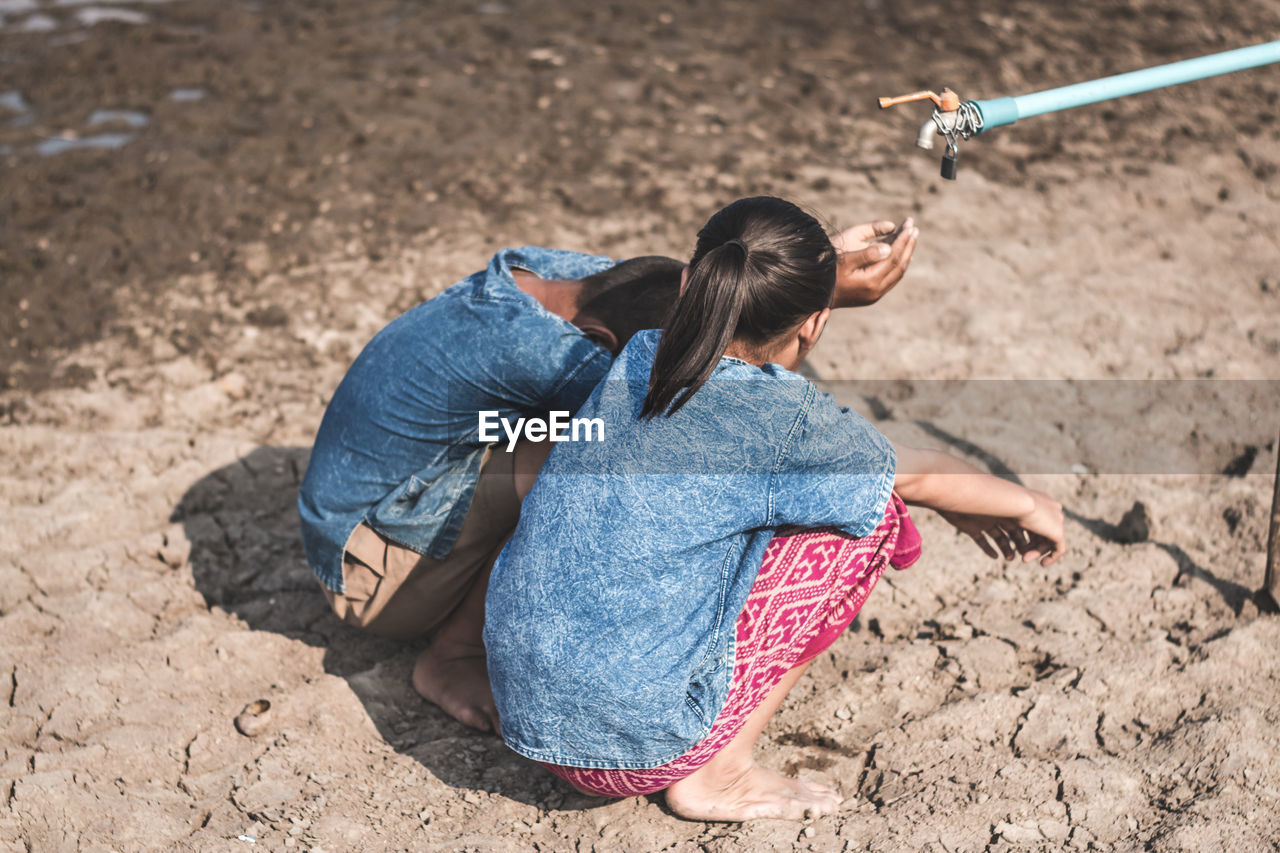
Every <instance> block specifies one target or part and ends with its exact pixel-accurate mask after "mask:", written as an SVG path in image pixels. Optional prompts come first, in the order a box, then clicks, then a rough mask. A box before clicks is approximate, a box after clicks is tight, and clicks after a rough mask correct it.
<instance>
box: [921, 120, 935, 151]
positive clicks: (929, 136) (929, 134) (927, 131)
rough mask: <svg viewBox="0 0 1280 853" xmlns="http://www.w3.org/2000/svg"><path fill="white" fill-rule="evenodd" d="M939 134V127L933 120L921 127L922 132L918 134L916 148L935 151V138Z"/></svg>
mask: <svg viewBox="0 0 1280 853" xmlns="http://www.w3.org/2000/svg"><path fill="white" fill-rule="evenodd" d="M937 133H938V125H937V124H936V123H934V120H933V119H929V120H928V121H926V122H925V123H924V124H922V125H920V132H919V133H917V134H916V147H917V148H923V149H924V150H925V151H932V150H933V137H934V136H935V135H937Z"/></svg>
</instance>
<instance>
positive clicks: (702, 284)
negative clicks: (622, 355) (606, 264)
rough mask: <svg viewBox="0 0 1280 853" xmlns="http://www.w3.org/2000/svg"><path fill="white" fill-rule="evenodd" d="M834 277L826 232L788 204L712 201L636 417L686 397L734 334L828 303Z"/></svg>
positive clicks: (750, 334) (751, 334) (754, 340)
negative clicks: (716, 204)
mask: <svg viewBox="0 0 1280 853" xmlns="http://www.w3.org/2000/svg"><path fill="white" fill-rule="evenodd" d="M835 282H836V252H835V249H834V248H832V246H831V240H830V239H829V238H828V237H827V232H826V231H824V230H823V228H822V225H821V224H819V222H818V221H817V220H816V219H814V218H813V217H812V216H810V215H809V214H808V213H805V212H804V211H803V210H801V209H800V208H799V207H797V206H796V205H794V204H792V203H791V202H789V201H784V200H783V199H780V198H773V197H772V196H760V197H757V198H744V199H740V200H738V201H735V202H733V203H732V204H730V205H729V206H727V207H724V208H722V209H721V210H719V211H718V212H717V213H716V214H715V215H714V216H712V217H711V218H710V219H709V220H707V224H706V225H704V226H703V227H702V230H701V231H699V232H698V244H697V246H696V247H695V249H694V252H693V259H692V260H690V261H689V280H688V283H687V284H686V285H685V288H684V292H683V293H681V294H680V298H679V299H678V300H677V301H676V304H675V306H674V308H673V309H672V312H671V317H670V319H669V320H668V322H667V325H666V327H665V329H664V331H663V333H662V342H661V343H660V344H659V345H658V352H657V355H656V356H655V357H654V360H653V369H652V370H651V371H650V373H649V393H648V395H647V396H646V397H645V399H644V405H643V406H642V407H641V409H640V417H642V418H644V417H650V418H653V417H656V416H658V415H659V414H665V415H671V414H672V413H674V412H675V411H676V410H678V409H679V408H680V407H681V406H683V405H684V404H685V403H687V402H688V401H689V398H690V397H692V396H693V395H694V393H695V392H696V391H697V390H698V389H699V388H701V387H702V384H703V383H704V382H706V381H707V377H709V376H710V375H711V371H712V370H714V369H715V366H716V363H717V362H718V361H719V360H720V357H721V356H722V355H724V352H725V350H726V349H728V347H729V344H730V343H731V342H733V341H734V340H739V341H741V342H744V343H746V344H749V345H752V346H762V345H764V344H767V343H769V342H770V341H772V340H774V339H776V338H777V337H778V336H779V335H781V334H783V333H784V332H786V331H788V330H789V329H792V328H794V327H795V326H796V325H797V324H799V323H800V322H802V321H803V320H804V319H805V318H806V317H808V316H809V315H810V314H813V313H814V312H816V311H821V310H822V309H824V308H826V307H828V306H829V305H830V304H831V294H832V291H833V290H834V289H835ZM682 391H683V393H681V392H682Z"/></svg>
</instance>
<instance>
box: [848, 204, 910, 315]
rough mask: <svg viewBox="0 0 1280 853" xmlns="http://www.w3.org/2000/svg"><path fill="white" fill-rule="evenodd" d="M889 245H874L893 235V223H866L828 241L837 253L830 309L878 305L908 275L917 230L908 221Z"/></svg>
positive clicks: (894, 225) (908, 220)
mask: <svg viewBox="0 0 1280 853" xmlns="http://www.w3.org/2000/svg"><path fill="white" fill-rule="evenodd" d="M902 225H903V227H902V233H900V234H899V235H898V236H897V238H896V239H895V240H894V241H893V243H892V244H886V243H882V242H873V241H875V240H876V238H877V237H883V236H885V235H887V234H892V233H893V230H894V229H895V228H897V227H898V226H897V225H896V224H894V223H893V222H888V221H880V222H868V223H866V224H864V225H855V226H853V227H852V228H846V229H845V230H844V231H841V232H840V233H839V234H837V235H835V236H834V237H832V238H831V244H832V245H833V246H835V249H836V252H838V253H839V258H838V260H837V263H838V267H837V271H836V289H835V294H834V296H832V299H831V307H832V308H856V307H858V306H862V305H871V304H873V303H875V302H878V301H879V300H880V298H881V297H882V296H884V295H885V294H886V293H888V292H889V291H890V290H892V289H893V286H894V285H896V284H897V283H898V282H899V281H901V280H902V276H903V274H904V273H906V271H907V265H908V264H910V263H911V254H912V252H914V251H915V248H916V238H917V237H919V235H920V229H919V228H917V227H916V224H915V222H913V221H912V220H911V219H907V220H906V221H905V222H903V223H902Z"/></svg>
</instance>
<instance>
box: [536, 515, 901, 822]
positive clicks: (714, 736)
mask: <svg viewBox="0 0 1280 853" xmlns="http://www.w3.org/2000/svg"><path fill="white" fill-rule="evenodd" d="M920 547H921V543H920V534H919V533H918V532H917V531H916V526H915V524H913V523H912V521H911V516H910V515H908V514H907V507H906V504H904V503H903V502H902V499H901V498H899V497H898V496H897V494H894V495H893V497H892V499H891V500H890V501H889V506H888V507H887V508H886V510H885V514H884V521H882V522H881V523H880V526H879V527H877V528H876V529H875V531H873V532H872V533H871V534H870V535H868V536H865V537H863V538H861V539H854V538H852V537H850V536H847V535H845V534H843V533H838V532H834V531H832V530H801V529H797V528H791V529H789V530H783V531H779V532H778V534H777V535H775V536H774V537H773V541H772V542H770V543H769V547H768V548H767V549H766V550H765V553H764V562H763V563H761V565H760V574H759V575H758V576H757V577H756V581H755V583H754V584H753V585H752V587H751V594H750V595H748V596H747V603H746V606H745V607H743V609H742V612H741V613H740V614H739V615H738V620H737V624H736V633H737V648H736V651H735V657H734V667H733V680H732V682H731V683H730V686H729V696H728V698H727V699H726V700H725V703H724V707H723V708H722V709H721V710H720V713H719V715H717V716H716V719H715V722H714V723H713V724H712V726H711V731H710V733H708V734H707V736H706V737H705V738H703V739H702V740H701V741H699V742H698V743H697V744H695V745H694V746H693V748H691V749H690V750H689V751H688V752H686V753H685V754H684V755H682V756H680V757H679V758H677V759H675V760H674V761H671V762H669V763H667V764H664V765H662V766H661V767H654V768H651V769H648V770H590V769H586V768H581V767H562V766H560V765H556V764H543V766H544V767H546V768H547V769H548V770H550V771H551V772H552V773H554V774H556V775H557V776H559V777H561V778H563V779H567V780H568V781H569V782H571V783H572V784H573V785H575V786H576V787H577V788H579V789H580V790H583V791H588V792H590V793H593V794H599V795H601V796H606V797H632V796H638V795H641V794H651V793H653V792H654V791H661V790H662V789H663V788H666V787H669V786H670V785H672V784H674V783H676V782H678V781H680V780H681V779H683V778H684V777H686V776H688V775H689V774H691V773H693V772H694V771H695V770H697V769H698V768H699V767H701V766H702V765H704V764H706V763H707V762H708V761H710V760H711V759H712V758H713V757H715V755H716V753H718V752H719V751H720V750H721V749H723V748H724V747H725V746H726V745H727V744H728V743H729V741H731V740H733V738H734V736H736V735H737V734H738V732H739V731H741V730H742V726H743V725H744V724H745V723H746V720H747V717H748V716H750V715H751V712H752V711H754V710H755V709H756V708H757V707H759V706H760V704H761V703H762V702H763V701H764V699H765V697H766V696H768V695H769V693H770V692H772V691H773V689H774V688H775V687H776V686H777V685H778V682H780V681H781V680H782V676H784V675H785V674H786V673H787V672H788V671H790V670H792V669H794V668H795V667H797V666H799V665H800V664H803V663H807V662H809V661H811V660H813V659H814V658H815V657H817V656H818V655H820V654H822V652H824V651H825V650H826V649H827V647H828V646H830V645H831V644H832V643H834V642H835V641H836V638H837V637H839V636H840V634H841V633H843V632H844V630H845V629H846V628H848V627H849V624H850V623H851V622H853V619H854V617H855V616H857V615H858V611H859V610H861V609H862V605H863V602H865V601H866V600H867V596H868V595H869V594H870V592H871V589H872V587H874V586H875V585H876V581H878V580H879V579H880V575H882V574H884V570H885V568H886V567H887V566H889V565H892V566H893V567H894V568H896V569H905V568H906V567H907V566H910V565H911V564H912V563H914V562H915V561H916V560H917V559H918V558H919V557H920Z"/></svg>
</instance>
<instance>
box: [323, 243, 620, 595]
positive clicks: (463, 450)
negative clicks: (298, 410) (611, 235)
mask: <svg viewBox="0 0 1280 853" xmlns="http://www.w3.org/2000/svg"><path fill="white" fill-rule="evenodd" d="M613 264H614V261H613V260H611V259H609V258H606V257H603V256H597V255H583V254H579V253H577V252H565V251H560V250H554V249H539V248H536V247H533V246H526V247H524V248H521V249H507V250H504V251H502V252H499V253H498V254H496V255H494V256H493V259H492V260H491V261H490V262H489V266H488V268H487V269H485V270H484V271H482V272H478V273H475V274H474V275H472V276H470V277H468V278H466V279H464V280H462V281H460V282H459V283H457V284H455V285H453V286H452V287H450V288H449V289H448V290H446V291H444V292H443V293H441V294H439V295H438V296H436V297H435V298H434V299H430V300H428V301H427V302H424V303H422V304H421V305H419V306H417V307H416V308H413V309H412V310H410V311H408V312H407V313H405V314H402V315H401V316H400V317H398V318H396V319H395V320H393V321H392V322H391V323H390V324H389V325H388V326H387V327H386V328H384V329H383V330H382V331H380V332H379V333H378V334H377V335H376V336H374V338H373V340H372V341H370V342H369V344H368V345H367V346H366V347H365V348H364V351H363V352H361V353H360V355H359V357H357V358H356V360H355V363H353V364H352V365H351V369H350V370H348V371H347V375H346V376H345V377H344V378H343V380H342V382H341V384H339V385H338V389H337V390H336V391H335V392H334V394H333V399H332V400H331V401H330V402H329V406H328V408H327V409H326V410H325V413H324V418H323V420H322V421H321V422H320V431H319V432H318V434H317V435H316V441H315V446H314V447H313V448H312V450H311V461H310V463H309V464H308V465H307V474H306V477H305V478H304V479H303V481H302V488H301V490H300V491H299V494H298V514H299V516H300V517H301V519H302V541H303V545H304V546H305V548H306V552H307V560H308V562H309V563H310V564H311V568H312V570H313V571H314V572H315V573H316V576H317V577H318V578H319V579H320V580H321V582H323V583H324V585H325V586H327V587H328V588H329V589H331V590H334V591H335V592H339V593H340V592H342V591H343V582H342V552H343V548H344V547H345V545H346V542H347V537H349V536H350V535H351V532H352V531H353V530H355V528H356V526H357V525H359V524H360V522H361V521H363V522H365V523H367V524H368V525H369V526H370V527H372V528H373V529H374V530H377V531H378V532H379V533H381V534H382V535H384V536H386V537H387V538H388V539H390V540H392V541H393V542H397V543H399V544H401V545H403V546H405V547H406V548H410V549H412V550H414V551H417V552H418V553H420V554H426V555H428V556H431V557H435V558H437V559H439V558H442V557H444V556H446V555H447V554H448V553H449V550H450V549H451V548H452V547H453V543H454V540H455V539H456V538H457V535H458V530H459V529H460V528H461V527H462V521H463V519H464V518H465V517H466V514H467V510H468V509H469V508H470V506H471V498H472V496H473V495H474V493H475V487H476V481H477V479H478V478H479V472H480V463H481V461H482V459H483V455H484V447H485V445H484V444H482V443H481V442H480V439H479V430H478V418H477V414H478V412H479V411H480V410H482V409H488V410H497V411H498V412H499V413H500V415H501V416H502V417H505V418H510V419H513V420H514V418H516V417H545V416H546V413H547V412H548V411H551V410H564V411H569V412H573V411H575V410H576V409H577V408H578V406H579V405H581V403H582V401H583V400H584V399H586V396H587V395H588V394H589V393H590V391H591V389H592V388H594V387H595V385H596V383H597V382H598V381H599V380H600V378H601V377H602V376H604V374H605V372H606V371H607V370H608V369H609V363H610V361H611V356H610V353H609V352H608V351H607V350H605V349H603V348H602V347H600V346H598V345H597V344H595V343H594V342H592V341H591V340H590V339H589V338H587V337H586V335H584V334H583V333H582V332H581V331H580V330H579V329H578V328H577V327H575V326H573V325H572V324H571V323H569V322H567V321H565V320H564V319H562V318H560V317H558V316H556V315H555V314H552V313H551V312H549V311H547V310H546V309H545V308H543V307H542V305H541V303H539V302H538V300H536V299H534V298H533V297H532V296H530V295H528V294H527V293H525V292H524V291H522V290H520V288H519V287H517V286H516V283H515V280H514V279H513V278H512V276H511V270H512V268H519V269H525V270H528V271H529V272H532V273H534V274H536V275H538V276H540V277H542V278H566V279H569V278H583V277H585V276H588V275H591V274H593V273H597V272H600V271H602V270H605V269H608V268H609V267H611V266H613ZM494 452H503V451H501V450H498V449H495V451H494Z"/></svg>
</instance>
